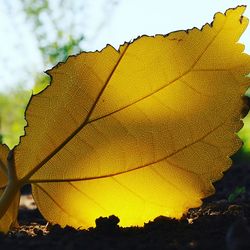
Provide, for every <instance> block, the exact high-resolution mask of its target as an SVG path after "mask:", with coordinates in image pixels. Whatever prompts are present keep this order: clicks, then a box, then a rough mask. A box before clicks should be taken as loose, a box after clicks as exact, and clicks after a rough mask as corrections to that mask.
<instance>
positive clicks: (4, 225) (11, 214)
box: [0, 144, 20, 233]
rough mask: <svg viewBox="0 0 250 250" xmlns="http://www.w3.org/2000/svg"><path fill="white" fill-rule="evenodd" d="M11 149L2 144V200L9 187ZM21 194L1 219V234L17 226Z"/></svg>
mask: <svg viewBox="0 0 250 250" xmlns="http://www.w3.org/2000/svg"><path fill="white" fill-rule="evenodd" d="M8 152H9V149H8V147H7V146H6V145H1V144H0V199H1V196H2V194H3V192H4V189H5V187H6V185H7V156H8ZM19 199H20V194H19V193H18V194H17V195H16V196H15V197H13V201H12V202H11V204H10V206H9V208H8V210H7V212H6V213H5V215H4V216H3V217H2V218H1V219H0V232H4V233H7V232H8V231H9V229H10V228H11V227H13V226H17V212H18V206H19Z"/></svg>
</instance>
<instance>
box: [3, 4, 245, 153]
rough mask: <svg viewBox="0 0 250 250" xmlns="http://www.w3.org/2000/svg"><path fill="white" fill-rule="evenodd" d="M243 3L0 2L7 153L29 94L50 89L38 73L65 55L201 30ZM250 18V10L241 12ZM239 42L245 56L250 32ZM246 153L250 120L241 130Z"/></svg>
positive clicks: (20, 130) (19, 130)
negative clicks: (216, 14) (206, 24)
mask: <svg viewBox="0 0 250 250" xmlns="http://www.w3.org/2000/svg"><path fill="white" fill-rule="evenodd" d="M240 4H246V1H237V0H231V1H230V0H227V1H217V0H204V1H198V0H190V1H185V0H175V1H166V0H153V1H151V0H148V1H147V0H95V1H93V0H92V1H91V0H0V51H1V53H0V141H1V142H2V143H6V144H7V145H8V146H9V147H10V148H12V147H14V146H15V145H17V144H18V142H19V137H20V136H21V135H23V134H24V126H25V125H26V121H25V119H24V112H25V108H26V105H27V103H28V101H29V98H30V96H31V94H32V93H33V94H35V93H38V92H39V91H41V90H42V89H43V88H44V87H46V86H47V85H48V84H49V81H50V79H49V77H48V76H47V75H46V74H45V73H43V72H44V71H46V70H47V69H49V68H51V67H53V66H54V65H56V64H57V63H58V62H61V61H65V60H66V59H67V57H68V56H69V55H73V54H77V53H79V52H80V51H94V50H100V49H102V48H103V47H105V46H106V44H107V43H109V44H111V45H113V46H114V47H115V48H118V47H119V45H120V44H123V43H124V42H125V41H131V40H133V39H135V38H136V37H137V36H139V35H143V34H147V35H154V34H167V33H169V32H171V31H174V30H180V29H188V28H193V27H194V26H196V27H198V28H201V27H202V25H203V24H205V23H207V22H209V23H210V22H211V21H212V19H213V15H214V13H216V12H218V11H220V12H224V11H225V10H226V9H228V8H230V7H236V6H237V5H240ZM245 16H247V17H250V7H249V8H248V9H247V11H246V12H245ZM241 42H242V43H244V44H245V45H246V52H248V53H250V28H248V30H247V31H246V33H245V34H244V35H243V37H242V39H241ZM239 134H240V137H241V138H242V139H243V141H244V147H243V149H242V151H241V155H243V156H246V155H248V152H250V116H249V117H246V118H245V127H244V129H242V130H241V131H240V133H239Z"/></svg>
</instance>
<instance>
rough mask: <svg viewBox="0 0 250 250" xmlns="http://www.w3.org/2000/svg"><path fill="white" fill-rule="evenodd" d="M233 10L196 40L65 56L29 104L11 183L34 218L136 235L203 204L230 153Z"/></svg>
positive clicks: (237, 50) (237, 94) (239, 64)
mask: <svg viewBox="0 0 250 250" xmlns="http://www.w3.org/2000/svg"><path fill="white" fill-rule="evenodd" d="M244 9H245V7H238V8H236V9H230V10H228V11H227V12H226V14H225V15H223V14H221V13H219V14H216V16H215V20H214V22H213V23H212V25H209V24H206V25H205V26H204V27H203V28H202V30H199V29H196V28H194V29H192V30H188V31H178V32H173V33H170V34H169V35H167V36H163V35H156V36H155V37H147V36H143V37H140V38H139V39H137V40H135V41H134V42H133V43H125V44H124V45H122V46H120V49H119V51H116V50H115V49H114V48H113V47H111V46H107V47H106V48H105V49H103V50H102V51H100V52H98V51H97V52H89V53H81V54H80V55H78V56H74V57H70V58H69V59H68V60H67V62H66V63H64V64H59V65H58V66H57V67H55V68H53V69H52V70H50V71H49V72H48V73H49V74H50V75H51V77H52V83H51V86H49V87H47V89H46V90H44V91H43V92H42V93H40V94H38V95H36V96H33V98H32V100H31V101H30V104H29V106H28V108H27V111H26V118H27V122H28V127H27V128H26V136H25V137H23V138H22V140H21V143H20V144H19V145H18V146H17V147H16V148H15V162H16V167H17V176H18V178H19V179H22V178H23V180H26V182H31V183H32V184H33V194H34V198H35V201H36V203H37V205H38V207H39V209H40V211H41V212H42V214H43V215H44V216H45V218H46V219H48V220H49V221H51V222H53V223H59V224H61V225H63V226H64V225H66V224H69V225H72V226H74V227H89V226H93V225H94V221H95V219H96V218H97V217H99V216H109V215H112V214H114V215H117V216H118V217H119V218H120V221H121V225H123V226H129V225H142V224H143V223H144V222H146V221H148V220H151V219H154V218H155V217H157V216H159V215H165V216H170V217H175V218H180V217H181V216H182V215H183V213H185V212H186V211H187V209H188V208H191V207H197V206H199V205H201V199H202V198H204V197H206V196H208V195H211V194H212V193H213V192H214V188H213V186H212V184H211V182H213V181H215V180H218V179H219V178H221V177H222V172H223V171H225V170H226V169H228V167H229V166H230V165H231V160H230V158H229V156H231V155H232V154H233V153H234V152H235V151H237V150H238V149H239V147H240V146H241V142H240V140H239V139H238V137H237V136H236V134H235V133H236V132H237V131H238V130H239V129H240V128H241V127H242V122H241V117H242V115H241V110H242V108H243V105H244V104H243V101H242V95H243V94H244V93H245V91H246V88H247V87H248V86H249V83H250V81H249V79H248V78H246V77H245V75H246V74H247V73H249V72H250V57H249V56H248V55H246V54H244V53H243V50H244V46H243V45H241V44H238V43H237V41H238V39H239V37H240V35H241V34H242V33H243V31H244V30H245V29H246V27H247V23H248V20H247V19H246V18H245V17H242V16H241V15H242V13H243V11H244Z"/></svg>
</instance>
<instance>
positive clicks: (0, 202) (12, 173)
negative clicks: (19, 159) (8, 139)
mask: <svg viewBox="0 0 250 250" xmlns="http://www.w3.org/2000/svg"><path fill="white" fill-rule="evenodd" d="M7 161H8V165H7V170H8V184H7V186H6V188H5V189H4V192H3V194H2V195H1V197H0V219H1V218H2V217H3V216H4V215H5V213H6V211H7V210H8V208H9V207H10V205H11V203H12V202H13V201H14V198H15V197H16V194H17V193H18V191H19V189H20V187H21V185H22V183H21V182H20V181H19V180H18V178H17V175H16V168H15V161H14V152H13V151H12V150H10V151H9V154H8V157H7Z"/></svg>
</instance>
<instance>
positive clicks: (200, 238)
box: [0, 160, 250, 250]
mask: <svg viewBox="0 0 250 250" xmlns="http://www.w3.org/2000/svg"><path fill="white" fill-rule="evenodd" d="M236 162H237V160H236ZM249 164H250V161H249V160H246V161H243V162H241V163H237V164H234V165H233V166H232V167H231V169H230V170H229V171H227V172H226V173H225V176H224V178H223V179H222V180H221V181H219V182H217V183H215V186H216V190H217V192H216V194H215V195H214V196H212V197H209V198H207V199H205V200H204V203H203V206H202V207H200V208H196V209H190V210H189V212H188V214H187V215H186V216H185V217H183V218H182V219H181V220H180V221H177V220H174V219H169V218H166V217H158V218H156V219H155V220H154V221H152V222H149V223H146V224H145V225H144V227H128V228H121V227H119V223H118V222H119V218H117V217H116V216H110V217H109V218H98V219H97V220H96V227H95V228H89V229H88V230H76V229H74V228H71V227H65V228H61V227H60V226H59V225H50V224H48V223H47V222H46V221H45V220H44V218H43V217H42V215H41V214H40V213H39V211H38V210H37V208H36V207H35V205H34V204H33V200H32V198H31V196H30V195H29V194H27V190H26V191H25V190H24V194H23V196H22V204H21V207H20V213H19V222H20V228H18V229H16V230H13V231H11V232H9V233H8V234H7V235H2V234H0V249H19V250H22V249H27V250H29V249H36V250H40V249H43V250H46V249H55V250H56V249H67V250H73V249H86V250H88V249H91V250H106V249H110V250H116V249H117V250H118V249H123V250H127V249H128V250H129V249H131V250H139V249H141V250H142V249H144V250H151V249H153V250H163V249H180V250H187V249H201V250H206V249H209V250H211V249H220V250H223V249H226V250H249V249H250V229H249V225H250V167H249ZM237 187H238V190H239V188H242V187H243V189H241V190H242V191H241V194H238V195H237V193H236V191H235V190H237ZM230 194H231V195H230ZM228 198H229V200H228Z"/></svg>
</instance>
